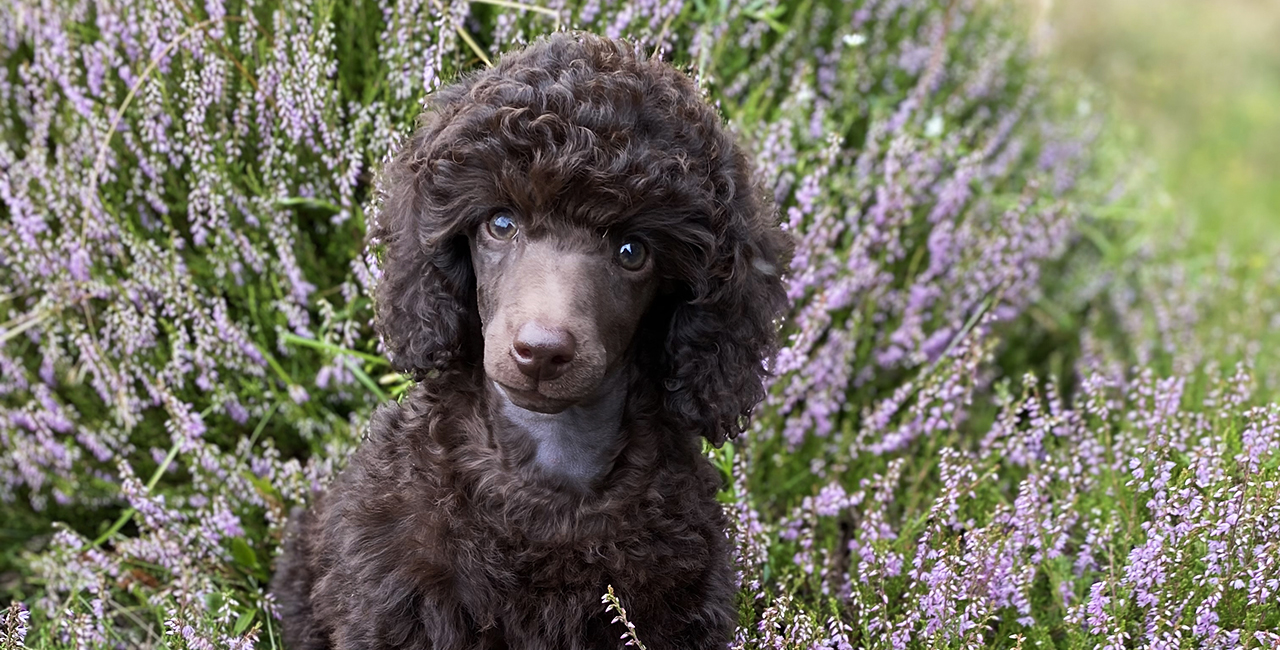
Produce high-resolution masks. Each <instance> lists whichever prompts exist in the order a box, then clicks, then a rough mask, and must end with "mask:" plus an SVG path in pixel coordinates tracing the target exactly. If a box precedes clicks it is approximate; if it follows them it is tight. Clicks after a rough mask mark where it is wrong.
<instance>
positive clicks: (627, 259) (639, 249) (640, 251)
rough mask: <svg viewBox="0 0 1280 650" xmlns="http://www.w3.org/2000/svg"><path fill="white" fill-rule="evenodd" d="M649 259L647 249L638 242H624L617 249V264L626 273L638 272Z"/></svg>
mask: <svg viewBox="0 0 1280 650" xmlns="http://www.w3.org/2000/svg"><path fill="white" fill-rule="evenodd" d="M648 259H649V249H647V248H645V247H644V244H641V243H640V242H638V241H625V242H622V245H621V246H619V247H618V264H619V265H621V266H622V268H624V269H626V270H628V271H639V270H640V269H641V268H643V267H644V263H645V261H647V260H648Z"/></svg>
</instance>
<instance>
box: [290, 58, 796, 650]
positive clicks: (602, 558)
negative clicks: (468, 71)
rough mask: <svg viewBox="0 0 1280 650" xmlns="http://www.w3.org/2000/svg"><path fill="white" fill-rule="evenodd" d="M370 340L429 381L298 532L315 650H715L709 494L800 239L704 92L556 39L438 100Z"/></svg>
mask: <svg viewBox="0 0 1280 650" xmlns="http://www.w3.org/2000/svg"><path fill="white" fill-rule="evenodd" d="M382 190H383V192H384V204H383V211H382V213H381V214H380V215H379V216H378V217H377V219H376V223H375V225H374V228H373V229H372V232H371V235H372V236H373V237H375V238H376V240H377V241H380V242H381V243H383V244H385V246H386V257H385V264H384V266H385V274H384V276H383V277H382V280H381V284H380V285H379V288H378V294H377V296H376V298H377V303H378V323H377V324H378V328H379V331H380V333H381V334H382V336H383V338H384V339H385V341H386V344H387V347H388V349H389V350H390V353H391V359H392V362H393V363H394V365H395V366H396V368H397V369H399V370H401V371H404V372H409V373H412V374H413V376H414V377H415V378H416V379H417V380H418V382H420V383H419V384H418V385H417V386H416V387H415V388H414V389H413V391H412V392H411V393H409V394H408V395H407V396H406V397H405V399H404V400H403V401H402V402H401V403H399V404H387V405H384V406H382V407H381V408H380V409H378V411H377V412H376V413H375V414H374V416H373V421H372V423H371V424H370V427H369V432H368V435H367V438H366V440H365V441H364V443H363V445H362V446H361V447H360V449H359V451H357V452H356V453H355V454H354V455H353V456H352V458H351V460H350V464H349V465H348V467H347V468H346V470H345V471H343V472H342V474H341V475H340V476H339V477H338V478H337V479H336V480H335V481H334V483H333V484H332V485H331V486H330V487H329V489H328V492H327V493H326V494H324V495H322V496H320V497H318V498H317V499H316V501H315V503H314V504H312V506H311V508H310V509H309V510H307V511H305V512H300V513H298V514H296V515H295V517H294V520H293V522H292V524H291V527H290V529H289V532H288V534H287V536H286V542H285V550H284V555H283V556H282V557H281V559H280V563H279V568H278V571H277V574H276V578H275V581H274V582H273V584H272V590H273V591H274V593H275V594H276V596H277V597H278V598H279V602H280V607H281V612H282V614H283V617H284V630H285V638H286V640H287V642H288V645H289V647H290V648H291V649H293V650H301V649H303V648H432V649H435V650H446V649H450V650H451V649H455V648H457V649H460V648H512V649H514V648H527V649H530V650H532V649H548V650H550V649H555V650H576V649H587V648H591V649H599V648H616V647H620V646H621V644H622V641H620V640H619V637H620V636H621V634H622V632H623V628H622V627H621V625H618V624H611V623H610V621H611V620H612V615H611V614H608V613H606V612H605V609H604V607H603V606H602V605H601V602H600V599H601V595H602V594H604V592H605V589H606V587H607V586H608V585H612V586H613V587H614V588H615V590H616V591H617V592H618V594H619V596H620V598H621V599H622V602H623V604H624V606H626V608H627V610H628V613H629V617H630V619H631V620H632V621H634V623H635V625H636V627H637V630H638V633H639V636H640V638H641V640H643V641H644V642H645V643H646V645H648V647H649V648H651V649H653V650H665V649H668V648H682V649H683V648H723V647H724V646H725V644H726V643H727V641H728V640H729V638H730V635H731V634H732V632H733V629H734V624H735V620H736V618H737V617H736V611H735V606H734V593H735V586H734V577H733V575H734V574H733V570H732V568H731V566H730V564H731V563H730V558H729V544H728V541H727V540H726V538H725V526H726V524H727V521H726V518H725V515H724V512H723V511H722V509H721V507H720V505H719V504H718V503H717V502H716V498H715V497H716V491H717V489H718V487H719V485H720V483H721V478H720V476H719V475H718V473H717V472H716V470H715V469H714V468H713V466H712V465H711V464H710V463H709V462H708V461H707V460H706V458H705V457H704V456H703V455H702V453H701V448H700V446H701V443H700V437H705V438H707V439H708V440H710V441H711V442H712V443H714V444H717V445H718V444H720V443H722V442H724V441H725V440H726V439H728V438H731V437H733V436H735V435H737V434H738V433H740V432H741V431H742V428H743V427H744V426H745V424H746V421H747V418H748V417H749V416H750V414H751V411H752V409H753V408H754V407H755V406H756V404H757V403H759V401H760V400H761V399H762V398H763V396H764V388H763V380H764V377H765V376H766V373H767V370H766V363H767V360H768V359H769V357H770V355H771V354H772V353H773V352H774V351H775V348H776V335H777V329H778V326H777V319H778V317H779V315H780V313H781V312H782V310H783V309H784V306H785V303H786V300H785V296H784V292H783V288H782V282H781V279H780V277H779V276H780V272H781V271H782V270H783V269H784V268H785V265H786V263H787V261H788V259H789V255H790V242H789V240H788V239H787V238H786V237H785V236H784V235H783V234H782V232H781V231H780V230H779V229H778V228H777V226H776V224H775V220H774V211H773V209H772V208H771V206H770V205H769V204H768V202H767V201H765V200H763V199H762V198H761V194H760V192H758V191H757V188H756V186H755V185H754V184H753V182H752V172H751V168H750V164H749V162H748V159H747V157H746V156H745V155H744V153H743V151H742V150H741V149H740V148H739V147H738V146H737V145H736V144H735V143H734V141H733V138H732V137H731V136H730V134H729V133H728V132H727V131H726V130H725V128H724V127H723V125H722V124H721V120H720V118H719V116H718V115H717V114H716V111H715V110H714V109H712V108H711V107H710V106H708V105H707V104H706V103H705V102H704V101H703V99H702V97H701V96H700V94H699V92H698V90H697V88H695V87H694V85H693V83H691V82H690V80H689V79H688V78H687V77H685V76H684V75H682V74H680V73H679V72H677V71H675V70H673V69H672V68H671V67H670V66H668V65H666V64H663V63H662V62H660V61H655V60H652V59H648V58H646V57H645V56H643V55H642V54H641V53H640V52H639V51H638V50H637V49H636V48H635V47H634V46H632V45H630V44H627V43H623V42H616V41H610V40H607V39H603V38H599V37H595V36H589V35H585V34H557V35H555V36H551V37H549V38H547V39H545V40H542V41H540V42H538V43H535V44H533V45H532V46H530V47H528V48H527V49H525V50H523V51H519V52H516V53H513V54H510V55H507V56H505V57H503V59H502V60H501V61H500V62H499V63H498V65H497V66H495V67H494V68H492V69H490V70H485V71H482V72H479V73H477V74H474V75H472V76H469V77H466V78H464V79H462V80H460V81H458V82H457V83H455V84H453V85H451V86H447V87H445V88H442V89H441V90H440V91H439V92H437V93H435V95H434V96H432V97H431V99H430V100H429V103H428V106H427V110H426V113H425V115H424V116H423V118H422V121H421V126H420V128H419V129H418V130H417V132H416V133H415V134H414V135H413V137H412V138H411V139H410V140H409V141H408V143H407V144H406V145H405V146H404V148H403V150H401V151H400V153H399V155H398V156H397V157H396V158H395V159H394V161H392V162H391V163H390V164H389V166H388V167H387V169H386V170H385V172H384V175H383V179H382Z"/></svg>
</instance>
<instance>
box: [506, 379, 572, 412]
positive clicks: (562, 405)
mask: <svg viewBox="0 0 1280 650" xmlns="http://www.w3.org/2000/svg"><path fill="white" fill-rule="evenodd" d="M494 384H496V385H497V386H498V389H499V390H501V391H502V392H503V394H505V395H506V396H507V399H509V400H511V403H512V404H514V405H516V406H518V407H520V408H522V409H524V410H526V411H534V412H536V413H547V414H551V415H554V414H556V413H560V412H562V411H564V410H565V409H567V408H569V407H570V406H573V405H574V404H577V403H578V402H579V401H581V400H577V399H563V398H557V397H548V396H546V395H543V394H542V393H539V392H538V391H537V390H536V389H535V390H524V389H520V388H514V387H512V386H507V385H506V384H503V383H502V382H498V381H495V382H494Z"/></svg>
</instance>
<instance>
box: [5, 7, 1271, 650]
mask: <svg viewBox="0 0 1280 650" xmlns="http://www.w3.org/2000/svg"><path fill="white" fill-rule="evenodd" d="M564 27H574V28H583V29H589V30H591V31H595V32H600V33H604V34H607V35H610V36H626V37H628V38H631V39H633V40H634V42H635V43H636V46H637V47H641V48H644V49H645V50H646V51H648V52H652V53H653V54H654V55H655V56H663V57H665V58H668V59H671V60H673V61H675V62H676V64H677V65H680V66H682V67H684V68H685V69H686V70H688V71H689V72H690V74H691V75H693V76H694V77H695V78H696V79H697V80H698V82H699V83H700V85H701V86H702V87H703V88H704V89H705V91H706V92H707V94H708V97H709V99H711V100H712V101H714V102H716V103H717V105H718V106H719V107H720V109H721V110H722V112H723V113H724V114H725V116H726V118H727V119H728V120H729V122H730V124H731V126H732V127H733V128H734V129H735V130H736V131H737V133H738V134H739V136H740V137H741V138H742V139H743V141H744V142H745V143H746V144H747V145H748V147H749V148H750V149H751V150H752V151H754V152H755V156H756V163H757V167H758V172H759V179H758V180H759V182H760V184H761V186H762V187H763V188H764V189H765V191H767V192H770V193H771V194H772V196H773V198H774V199H775V200H776V202H777V203H778V205H779V208H780V218H781V219H782V221H783V223H784V226H785V228H786V229H787V230H788V231H789V232H791V233H792V234H793V236H794V237H795V239H796V242H797V254H796V261H795V264H794V266H793V270H792V272H791V274H790V276H789V280H788V281H789V287H788V289H789V296H790V298H791V300H792V302H793V308H792V312H791V314H790V316H789V319H788V321H787V323H786V324H785V328H784V335H785V336H786V345H785V347H784V350H783V353H782V354H781V355H780V357H779V358H778V360H777V361H776V363H775V365H774V366H773V368H772V370H773V372H774V376H775V379H774V381H773V384H772V387H771V390H770V396H769V398H768V401H767V403H766V404H765V405H764V406H763V407H762V409H761V413H760V414H759V416H758V418H757V420H756V423H755V425H754V427H753V429H752V430H751V431H750V432H749V435H748V436H747V437H746V438H745V439H742V440H740V441H739V442H738V443H737V444H730V445H727V446H726V447H725V448H724V449H721V450H713V451H709V453H710V454H711V456H712V458H713V460H714V461H715V462H717V463H719V464H720V466H721V467H722V468H723V470H724V473H725V476H726V489H725V491H724V493H723V498H724V501H725V504H726V508H727V509H728V511H729V512H730V513H731V515H732V520H733V522H734V530H733V531H732V532H733V535H734V539H735V545H736V548H737V553H736V561H737V565H738V570H739V575H740V581H741V582H740V584H741V587H742V589H741V594H740V597H739V604H740V611H741V627H740V630H739V633H738V637H737V639H736V640H735V644H734V645H735V647H740V648H764V647H770V648H784V647H785V648H817V647H830V648H853V647H893V648H902V647H943V646H945V647H953V646H964V647H979V646H982V647H985V646H989V645H997V646H1003V647H1019V648H1021V647H1032V646H1033V645H1036V646H1038V647H1039V646H1043V645H1044V644H1051V645H1055V646H1058V647H1081V648H1087V647H1108V646H1110V647H1131V646H1141V647H1148V646H1151V647H1155V646H1161V647H1163V646H1174V645H1178V646H1185V647H1192V646H1194V647H1223V648H1226V647H1261V646H1267V645H1269V644H1271V645H1273V644H1275V643H1277V642H1280V637H1278V636H1277V630H1280V611H1278V608H1277V607H1276V606H1275V605H1274V604H1273V601H1274V600H1276V593H1277V592H1278V591H1280V512H1278V511H1277V506H1276V505H1275V504H1276V503H1280V494H1278V493H1277V489H1278V488H1277V487H1276V482H1277V478H1280V477H1277V472H1280V469H1278V465H1280V457H1278V456H1277V454H1276V451H1277V449H1280V439H1278V438H1277V437H1278V436H1280V432H1278V431H1280V429H1278V427H1280V410H1277V407H1275V406H1273V405H1269V404H1267V402H1266V400H1267V398H1268V397H1269V396H1270V395H1271V391H1273V390H1274V387H1275V385H1276V377H1275V372H1276V370H1275V368H1276V366H1273V365H1272V366H1268V365H1265V361H1264V357H1263V356H1262V355H1261V353H1262V352H1263V351H1264V348H1265V346H1266V342H1267V341H1269V340H1273V339H1271V338H1268V337H1271V336H1273V335H1274V333H1275V330H1277V328H1280V321H1278V320H1277V319H1276V318H1275V316H1274V314H1275V313H1276V309H1275V307H1276V305H1277V303H1276V296H1275V295H1274V293H1275V292H1274V287H1275V286H1276V283H1274V282H1270V283H1267V282H1260V281H1257V278H1258V276H1257V275H1254V274H1247V273H1243V272H1241V270H1240V269H1239V268H1236V266H1237V265H1236V264H1235V263H1234V262H1232V261H1231V260H1227V259H1224V260H1222V262H1221V263H1220V264H1218V265H1217V266H1214V267H1212V268H1213V269H1215V270H1214V272H1203V271H1197V270H1196V269H1194V268H1188V266H1187V265H1185V264H1180V263H1178V262H1177V261H1176V260H1170V259H1167V258H1166V257H1165V256H1164V254H1162V253H1161V252H1160V251H1161V249H1159V248H1158V247H1156V246H1154V245H1152V244H1151V243H1149V242H1141V241H1139V240H1137V239H1135V238H1132V237H1129V236H1128V235H1124V236H1120V235H1118V234H1117V233H1123V232H1125V229H1124V228H1120V227H1116V226H1115V223H1114V222H1112V221H1108V220H1107V218H1106V215H1108V214H1115V213H1116V212H1117V211H1118V210H1148V209H1152V208H1151V207H1150V206H1148V205H1146V204H1145V203H1143V202H1142V201H1141V200H1140V199H1138V198H1134V197H1141V196H1143V195H1144V192H1145V190H1146V189H1149V188H1147V187H1145V186H1142V187H1128V186H1127V185H1130V184H1132V183H1133V181H1132V179H1129V178H1128V177H1123V178H1121V177H1120V176H1118V175H1117V173H1116V170H1117V168H1116V166H1115V165H1113V164H1110V163H1108V162H1107V161H1106V160H1104V157H1102V156H1100V155H1099V153H1100V152H1102V153H1106V152H1107V151H1108V149H1107V148H1108V147H1111V146H1113V145H1112V144H1110V142H1109V141H1108V140H1107V138H1106V136H1105V131H1104V128H1103V125H1104V122H1103V121H1102V120H1101V115H1100V112H1099V111H1096V110H1094V109H1093V108H1092V99H1091V98H1090V97H1089V96H1088V95H1084V94H1081V93H1082V92H1083V91H1079V90H1076V89H1072V88H1069V87H1063V85H1062V84H1061V83H1060V82H1059V80H1057V79H1055V78H1053V77H1051V76H1050V75H1049V74H1048V73H1046V72H1045V71H1044V69H1043V67H1042V66H1041V65H1040V64H1039V63H1038V62H1037V61H1036V60H1034V59H1033V58H1032V57H1031V56H1030V55H1029V54H1028V53H1027V50H1026V47H1025V43H1024V42H1023V39H1022V38H1021V36H1020V35H1019V34H1020V31H1019V27H1018V22H1017V20H1016V16H1015V15H1014V9H1013V8H1012V7H1011V6H1009V5H1006V4H1001V3H995V2H990V1H987V0H945V1H944V0H937V1H919V2H904V1H901V0H858V1H855V2H837V1H835V0H821V1H819V0H805V1H802V2H795V3H775V2H770V1H768V0H753V1H751V2H746V3H736V2H704V1H700V0H697V1H695V2H690V3H685V2H677V1H672V0H662V1H656V0H655V1H646V2H620V1H615V0H586V1H585V2H581V3H566V2H542V3H537V4H532V3H531V4H524V3H519V2H511V1H507V0H485V1H483V2H482V1H480V0H474V1H471V2H467V1H462V0H450V1H448V2H445V1H441V0H431V1H427V0H348V1H343V2H339V1H323V2H319V3H302V2H290V1H288V0H237V1H222V0H208V1H207V2H205V3H204V4H203V5H197V4H194V3H190V4H189V3H186V2H183V0H147V1H144V2H112V1H109V0H107V1H101V2H88V1H80V2H65V3H41V2H28V1H26V0H19V1H17V2H10V3H6V4H3V5H0V59H2V60H3V64H4V65H3V72H2V73H0V106H2V107H3V110H0V217H2V218H0V261H2V262H3V266H2V267H0V444H2V447H0V515H3V519H4V522H5V523H4V524H3V526H0V535H3V536H4V538H5V543H4V545H3V547H2V548H0V592H4V593H3V594H0V596H5V602H8V600H9V598H8V597H9V596H11V597H13V598H15V599H16V600H17V601H20V602H15V604H13V605H11V606H9V607H8V609H7V610H5V611H4V613H3V614H0V647H3V648H8V647H18V646H19V644H22V643H26V644H28V645H31V646H33V647H49V646H57V647H64V646H67V647H69V646H75V647H100V646H120V645H148V646H158V645H165V646H170V647H189V648H208V647H215V646H217V647H222V646H231V647H250V646H254V645H262V646H266V647H276V645H277V644H278V642H279V641H278V639H279V620H278V618H277V616H276V612H275V607H274V604H273V601H272V598H271V596H270V594H268V593H266V590H265V584H266V582H267V580H268V578H269V576H270V572H271V567H272V562H273V558H274V555H275V554H276V551H277V549H278V544H279V539H280V535H281V531H282V528H283V524H284V521H285V519H286V517H287V515H288V512H289V509H290V508H291V507H293V506H296V505H298V504H300V503H303V502H304V500H305V499H306V497H307V496H308V495H309V494H310V493H311V492H312V491H313V490H315V489H317V488H319V487H321V486H323V485H324V484H325V481H326V480H327V479H328V478H329V477H330V476H332V475H333V473H334V472H335V471H336V470H337V469H338V468H340V467H341V465H342V463H343V459H344V458H345V457H346V454H347V453H348V452H349V451H350V450H351V449H352V448H353V446H354V445H356V444H358V440H359V437H360V434H361V430H362V426H363V423H364V421H365V418H366V417H367V415H368V413H369V412H370V410H371V409H372V407H373V406H374V405H375V404H377V403H378V402H380V401H383V400H386V399H393V398H395V397H396V396H397V395H399V394H401V393H402V392H403V390H404V389H405V387H406V386H407V380H406V379H404V378H401V377H399V376H397V375H394V374H390V371H389V366H388V365H387V363H386V361H385V360H384V358H383V356H382V351H381V348H380V345H379V342H378V341H377V339H376V337H375V335H374V334H373V332H372V329H371V327H370V320H371V318H372V309H371V303H370V296H371V295H372V291H371V290H372V287H373V286H374V285H375V284H376V282H377V281H378V275H379V271H378V250H377V247H376V245H374V246H371V247H366V245H365V242H364V232H365V224H366V223H367V221H368V219H369V217H370V215H371V214H373V213H374V212H375V211H376V210H378V208H379V206H378V201H377V196H376V192H375V187H376V177H377V173H378V169H379V167H380V165H381V163H382V162H383V161H384V160H386V159H387V156H388V155H389V153H390V152H392V151H394V149H395V147H396V146H397V143H398V142H399V140H400V138H401V137H402V136H403V135H404V133H406V132H407V131H408V129H410V128H411V126H412V120H413V117H414V115H415V114H416V113H417V111H418V110H419V108H420V106H421V101H422V99H423V97H424V96H425V95H426V94H427V93H429V92H430V91H431V90H432V89H434V88H436V87H437V86H439V85H440V84H441V83H444V82H446V81H447V80H449V79H451V78H452V77H453V76H455V75H457V74H460V73H464V72H465V71H467V70H470V69H474V68H476V67H478V66H483V65H487V64H488V63H489V62H491V61H492V60H493V59H494V58H495V57H496V56H498V55H499V54H500V53H501V52H502V51H504V50H506V49H508V48H510V47H513V46H516V45H518V44H520V43H523V42H526V41H528V40H529V39H532V38H535V37H537V36H538V35H540V34H544V33H547V32H549V31H551V30H554V29H557V28H564ZM1117 179H1119V180H1120V181H1122V182H1118V180H1117ZM1126 201H1127V202H1128V203H1126ZM1135 242H1137V243H1135ZM375 244H376V243H375ZM1267 277H1271V278H1274V277H1275V275H1274V272H1272V275H1271V276H1267ZM1245 302H1247V305H1248V306H1247V307H1246V308H1245V309H1241V310H1235V309H1227V311H1229V312H1230V313H1228V314H1225V315H1224V316H1222V317H1217V318H1208V317H1206V316H1205V315H1206V314H1207V313H1213V312H1220V311H1223V309H1224V305H1226V306H1229V305H1232V304H1236V303H1241V304H1243V303H1245ZM1045 346H1048V347H1050V348H1061V349H1051V350H1049V351H1048V352H1046V353H1043V354H1042V353H1041V352H1040V351H1039V349H1040V348H1041V347H1045ZM626 602H627V594H626V593H617V594H614V593H612V592H608V593H604V594H602V605H603V604H607V605H608V607H609V609H610V610H611V611H613V612H615V613H616V614H617V615H618V618H619V621H618V624H617V625H616V627H617V629H618V634H619V635H620V637H621V636H623V635H626V636H627V640H628V641H630V642H633V643H636V644H639V643H640V642H641V641H642V640H643V639H644V629H645V622H644V621H642V620H636V621H632V620H628V619H627V618H626V615H625V609H624V607H623V606H624V605H625V603H626ZM28 607H30V611H29V610H28V609H27V608H28Z"/></svg>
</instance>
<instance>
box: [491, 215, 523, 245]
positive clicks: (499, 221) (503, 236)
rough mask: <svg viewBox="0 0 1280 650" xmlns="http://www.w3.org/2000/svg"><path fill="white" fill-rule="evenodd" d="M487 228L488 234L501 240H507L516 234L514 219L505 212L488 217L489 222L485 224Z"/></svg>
mask: <svg viewBox="0 0 1280 650" xmlns="http://www.w3.org/2000/svg"><path fill="white" fill-rule="evenodd" d="M485 227H487V228H488V229H489V234H490V235H491V236H492V237H493V238H494V239H498V240H501V241H509V240H510V239H512V238H513V237H515V236H516V230H518V228H516V220H515V218H513V217H512V216H511V214H510V213H507V212H499V213H498V214H495V215H493V216H492V217H489V223H487V224H485Z"/></svg>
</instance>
